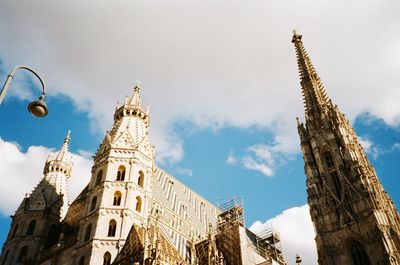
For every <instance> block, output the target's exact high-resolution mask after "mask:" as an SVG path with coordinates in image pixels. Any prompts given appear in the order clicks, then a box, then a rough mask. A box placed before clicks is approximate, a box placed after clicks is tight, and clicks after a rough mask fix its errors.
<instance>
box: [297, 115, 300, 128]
mask: <svg viewBox="0 0 400 265" xmlns="http://www.w3.org/2000/svg"><path fill="white" fill-rule="evenodd" d="M296 121H297V126H299V125H300V120H299V117H296Z"/></svg>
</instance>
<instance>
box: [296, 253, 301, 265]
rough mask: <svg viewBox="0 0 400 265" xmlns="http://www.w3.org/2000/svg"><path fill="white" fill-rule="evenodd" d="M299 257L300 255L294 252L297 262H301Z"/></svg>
mask: <svg viewBox="0 0 400 265" xmlns="http://www.w3.org/2000/svg"><path fill="white" fill-rule="evenodd" d="M301 261H302V260H301V258H300V256H299V254H296V263H297V264H301Z"/></svg>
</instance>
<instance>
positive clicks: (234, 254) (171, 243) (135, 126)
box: [0, 33, 400, 265]
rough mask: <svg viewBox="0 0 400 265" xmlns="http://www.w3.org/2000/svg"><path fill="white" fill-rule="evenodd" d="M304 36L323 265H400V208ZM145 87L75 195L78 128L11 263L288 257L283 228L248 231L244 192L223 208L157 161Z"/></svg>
mask: <svg viewBox="0 0 400 265" xmlns="http://www.w3.org/2000/svg"><path fill="white" fill-rule="evenodd" d="M292 42H293V43H294V46H295V50H296V53H297V62H298V68H299V73H300V79H301V82H300V83H301V88H302V92H303V97H304V104H305V124H304V123H301V122H300V121H299V120H298V132H299V135H300V144H301V150H302V152H303V158H304V163H305V175H306V184H307V193H308V204H309V206H310V214H311V219H312V221H313V223H314V226H315V231H316V238H315V240H316V245H317V250H318V263H319V264H320V265H389V264H390V265H399V264H400V252H399V251H400V238H399V235H400V218H399V214H398V212H397V210H396V208H395V206H394V204H393V202H392V201H391V199H390V198H389V196H388V195H387V193H386V192H385V191H384V190H383V187H382V185H381V184H380V182H379V180H378V178H377V176H376V173H375V171H374V169H373V167H372V165H371V164H370V163H369V161H368V159H367V157H366V155H365V153H364V151H363V149H362V147H361V145H360V144H359V142H358V140H357V137H356V135H355V133H354V130H353V129H352V127H351V125H350V123H349V121H348V120H347V119H346V118H345V116H344V114H342V113H341V112H340V111H339V109H338V107H337V106H336V105H334V104H333V103H332V101H331V100H330V99H329V98H328V96H327V95H326V93H325V90H324V88H323V86H322V83H321V81H320V79H319V77H318V75H317V73H316V71H315V69H314V67H313V65H312V63H311V61H310V58H309V56H308V55H307V53H306V52H305V49H304V47H303V43H302V38H301V35H298V34H297V33H294V35H293V39H292ZM140 90H141V88H140V86H139V85H138V84H137V85H136V86H135V87H134V89H133V92H132V94H131V95H130V96H128V97H126V99H125V101H124V103H123V104H120V105H118V106H117V107H116V109H115V112H114V123H113V126H112V128H111V130H110V131H108V132H107V133H106V135H105V136H104V139H103V141H102V143H101V144H100V146H99V149H98V150H97V152H96V154H95V156H94V157H93V158H94V161H93V167H92V171H91V178H90V181H89V183H87V184H86V186H85V187H83V189H82V191H81V193H80V194H79V195H78V196H77V198H75V199H74V200H72V202H71V203H70V202H69V201H70V198H69V196H68V181H69V178H70V177H71V172H72V169H73V161H72V156H71V154H70V153H69V151H68V146H69V142H70V141H71V135H70V133H69V132H68V134H67V135H66V137H65V139H64V143H63V144H62V146H61V148H60V149H59V150H58V151H57V152H55V153H51V154H50V155H49V156H48V159H47V161H46V163H45V165H44V169H43V178H42V180H41V181H40V182H39V184H38V185H37V186H36V187H35V188H34V190H33V192H32V193H30V194H27V195H26V196H25V198H24V199H23V200H22V202H21V204H20V205H19V207H18V209H17V210H16V211H15V214H14V215H13V216H12V217H11V218H12V223H11V227H10V230H9V233H8V236H7V239H6V242H5V243H4V245H3V249H2V254H1V257H0V264H1V265H13V264H32V265H33V264H35V265H36V264H38V265H39V264H40V265H57V264H62V265H64V264H65V265H89V264H90V265H101V264H103V265H110V264H114V265H128V264H129V265H142V264H143V265H151V264H154V265H172V264H174V265H178V264H179V265H253V264H254V265H276V264H278V265H286V264H287V263H286V261H285V260H284V258H283V255H282V250H281V248H280V245H279V241H280V239H279V233H278V232H277V231H273V230H265V231H262V232H260V233H258V234H255V233H253V232H251V231H250V230H248V229H247V228H246V227H245V225H244V215H243V212H244V209H243V206H242V202H241V200H240V199H237V198H233V199H232V200H229V201H227V202H225V203H223V204H221V205H218V206H215V205H213V204H212V203H210V202H208V201H207V200H206V199H204V198H203V197H201V196H200V195H199V194H197V193H196V192H194V191H193V190H191V189H190V188H189V187H187V186H186V185H185V184H183V183H182V182H180V181H179V180H178V179H177V178H175V177H174V176H172V175H170V174H168V173H167V172H165V171H164V170H162V169H161V168H160V167H158V166H157V165H156V164H155V159H154V146H153V145H152V144H151V142H150V139H149V126H150V115H149V109H148V107H147V108H146V107H144V106H142V104H141V100H140ZM297 261H298V262H297ZM297 261H296V263H298V264H299V263H300V258H299V257H298V259H297Z"/></svg>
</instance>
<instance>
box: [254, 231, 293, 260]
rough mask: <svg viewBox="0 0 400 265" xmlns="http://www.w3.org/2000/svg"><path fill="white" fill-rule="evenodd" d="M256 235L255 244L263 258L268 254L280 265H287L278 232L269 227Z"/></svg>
mask: <svg viewBox="0 0 400 265" xmlns="http://www.w3.org/2000/svg"><path fill="white" fill-rule="evenodd" d="M254 235H255V240H254V241H253V244H254V246H255V247H256V250H257V252H258V253H259V254H260V255H261V256H265V255H266V254H267V255H268V256H270V257H271V258H272V259H274V260H275V261H276V262H278V263H279V264H281V265H285V264H286V262H285V260H284V258H283V254H282V246H281V239H280V235H279V232H278V231H276V230H275V229H273V228H272V227H269V228H266V229H264V230H262V231H260V232H259V233H257V234H254Z"/></svg>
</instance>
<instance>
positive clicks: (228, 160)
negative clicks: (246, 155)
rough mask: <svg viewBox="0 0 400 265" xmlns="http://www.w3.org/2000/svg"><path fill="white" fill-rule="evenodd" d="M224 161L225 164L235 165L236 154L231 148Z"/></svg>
mask: <svg viewBox="0 0 400 265" xmlns="http://www.w3.org/2000/svg"><path fill="white" fill-rule="evenodd" d="M225 163H226V164H227V165H230V166H234V165H236V163H237V158H236V156H235V155H234V154H233V151H232V150H231V151H230V152H229V155H228V157H227V158H226V160H225Z"/></svg>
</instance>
